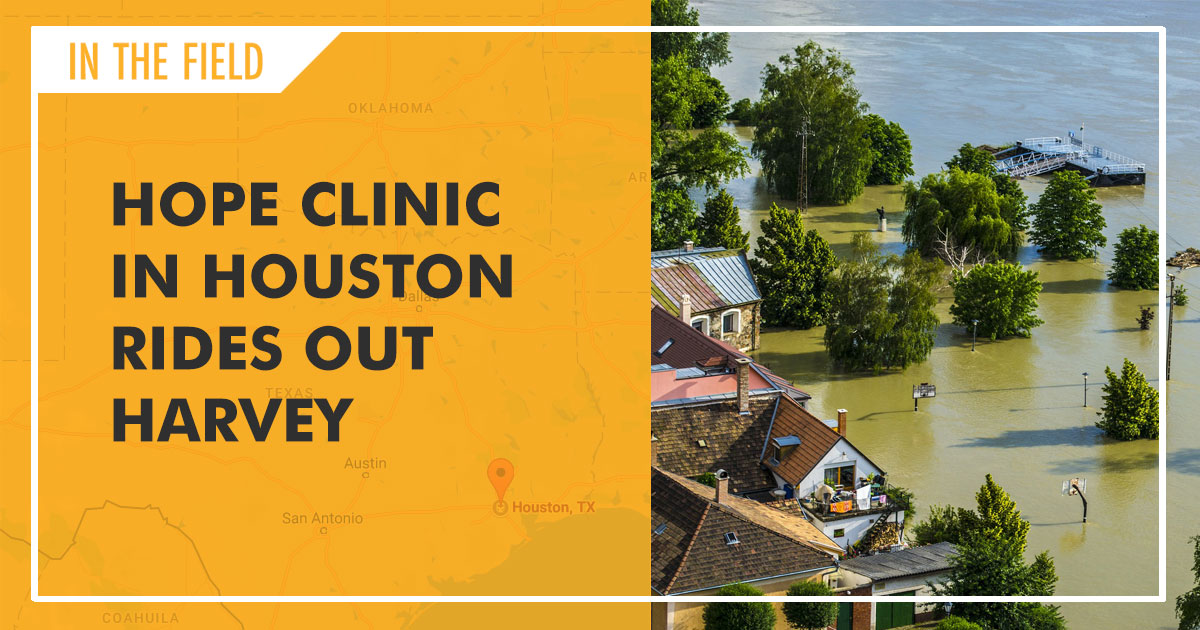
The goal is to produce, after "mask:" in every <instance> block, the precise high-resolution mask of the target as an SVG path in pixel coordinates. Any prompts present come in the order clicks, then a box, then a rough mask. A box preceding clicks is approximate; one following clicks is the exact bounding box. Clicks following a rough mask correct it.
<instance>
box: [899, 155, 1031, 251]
mask: <svg viewBox="0 0 1200 630" xmlns="http://www.w3.org/2000/svg"><path fill="white" fill-rule="evenodd" d="M904 209H905V210H906V211H907V213H906V214H905V215H904V225H903V226H902V228H901V234H902V235H903V236H904V242H905V243H907V244H908V246H909V247H911V248H913V249H914V250H916V251H917V252H919V253H920V254H921V255H922V256H937V257H940V258H942V259H944V260H949V261H952V262H956V266H957V265H958V264H959V263H979V262H986V261H989V260H996V259H1000V258H1011V257H1013V256H1015V255H1016V253H1017V249H1018V248H1019V247H1020V246H1021V226H1022V225H1023V223H1024V218H1023V209H1022V208H1021V206H1020V202H1019V200H1018V199H1016V198H1014V197H1011V196H1008V195H1001V194H1000V192H999V191H998V190H997V189H996V182H995V181H994V180H993V178H992V177H990V176H988V175H984V174H982V173H976V172H972V171H963V170H960V169H958V168H951V169H950V170H949V171H941V172H939V173H930V174H929V175H926V176H925V177H924V178H922V179H921V181H920V182H918V183H915V184H914V183H912V182H908V183H906V184H905V185H904Z"/></svg>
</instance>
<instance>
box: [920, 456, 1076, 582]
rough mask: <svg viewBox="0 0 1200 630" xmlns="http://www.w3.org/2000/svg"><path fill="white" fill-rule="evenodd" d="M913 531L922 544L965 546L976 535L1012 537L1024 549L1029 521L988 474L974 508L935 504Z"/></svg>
mask: <svg viewBox="0 0 1200 630" xmlns="http://www.w3.org/2000/svg"><path fill="white" fill-rule="evenodd" d="M912 534H913V539H914V540H915V541H916V542H917V544H920V545H932V544H934V543H939V542H951V543H954V544H955V545H963V544H966V542H967V541H968V540H971V539H973V538H976V537H982V538H987V539H997V540H1000V539H1003V540H1010V541H1012V542H1013V543H1014V544H1016V545H1017V546H1018V547H1019V549H1020V551H1022V552H1024V551H1025V540H1026V538H1027V536H1028V535H1029V521H1026V520H1025V519H1023V518H1021V512H1020V510H1018V509H1017V505H1016V502H1014V501H1013V500H1012V498H1011V497H1009V495H1008V493H1007V492H1005V491H1004V488H1002V487H1000V485H999V484H997V483H996V482H995V480H994V479H992V476H991V475H990V474H989V475H987V476H986V478H985V480H984V483H983V485H982V486H980V488H979V492H977V493H975V510H974V511H972V510H968V509H964V508H959V507H952V506H941V505H935V506H932V507H931V508H930V509H929V517H928V518H927V519H926V520H924V521H921V522H920V523H917V524H916V525H914V526H913V528H912ZM1048 559H1049V557H1047V560H1048ZM1051 569H1053V564H1051ZM1051 572H1053V571H1051Z"/></svg>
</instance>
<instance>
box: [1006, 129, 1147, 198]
mask: <svg viewBox="0 0 1200 630" xmlns="http://www.w3.org/2000/svg"><path fill="white" fill-rule="evenodd" d="M995 157H996V171H997V172H999V173H1005V174H1007V175H1009V176H1011V177H1018V178H1019V177H1028V176H1030V175H1042V174H1045V173H1050V172H1053V171H1058V170H1063V169H1070V170H1073V171H1079V172H1080V173H1082V174H1083V176H1084V178H1085V179H1087V180H1088V181H1089V182H1091V184H1092V185H1093V186H1140V185H1144V184H1145V183H1146V164H1145V163H1143V162H1138V161H1136V160H1134V159H1133V158H1129V157H1126V156H1124V155H1121V154H1119V153H1115V152H1113V151H1109V150H1108V149H1104V148H1102V147H1098V146H1095V145H1092V144H1088V143H1086V142H1084V141H1083V139H1082V138H1077V137H1075V136H1074V135H1070V136H1067V137H1066V138H1063V137H1061V136H1045V137H1041V138H1026V139H1024V140H1022V141H1020V142H1017V143H1016V144H1015V145H1013V146H1012V147H1009V148H1007V149H1004V150H1002V151H999V152H997V153H996V154H995Z"/></svg>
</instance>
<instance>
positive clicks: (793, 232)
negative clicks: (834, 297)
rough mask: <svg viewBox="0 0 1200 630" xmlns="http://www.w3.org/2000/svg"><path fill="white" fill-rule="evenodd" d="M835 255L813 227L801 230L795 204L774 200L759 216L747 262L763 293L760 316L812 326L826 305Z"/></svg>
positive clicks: (772, 322) (820, 319)
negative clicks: (758, 232)
mask: <svg viewBox="0 0 1200 630" xmlns="http://www.w3.org/2000/svg"><path fill="white" fill-rule="evenodd" d="M836 264H837V257H836V256H834V254H833V250H832V249H831V248H830V247H829V243H828V242H826V241H825V239H823V238H821V235H820V234H818V233H817V231H816V230H809V231H807V232H805V231H804V220H803V219H802V218H801V217H800V212H799V211H798V210H789V209H787V208H782V207H780V206H778V205H776V204H771V209H770V211H769V213H768V216H767V218H766V219H764V220H763V222H762V235H761V236H759V237H758V239H757V241H756V242H755V251H754V259H752V260H751V261H750V266H751V267H752V268H753V270H754V278H755V281H756V282H757V283H758V288H759V290H760V291H761V292H762V295H763V303H762V313H763V321H764V322H765V323H766V324H768V325H771V326H795V327H798V328H812V327H813V326H816V325H818V324H820V323H821V322H823V321H824V320H825V314H826V312H827V311H828V310H829V301H830V294H829V276H830V274H831V273H832V272H833V268H834V266H835V265H836Z"/></svg>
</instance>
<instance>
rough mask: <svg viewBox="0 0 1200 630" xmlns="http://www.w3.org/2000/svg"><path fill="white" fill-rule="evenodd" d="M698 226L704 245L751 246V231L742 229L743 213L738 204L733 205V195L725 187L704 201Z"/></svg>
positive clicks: (734, 247) (741, 247)
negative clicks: (739, 210)
mask: <svg viewBox="0 0 1200 630" xmlns="http://www.w3.org/2000/svg"><path fill="white" fill-rule="evenodd" d="M698 227H699V230H700V244H701V245H703V246H704V247H724V248H726V249H746V248H748V247H750V233H749V232H747V231H745V230H743V229H742V224H741V215H740V213H739V212H738V208H737V206H735V205H733V195H731V194H729V193H728V192H726V191H725V189H724V188H722V189H721V190H718V191H717V194H715V195H713V196H711V197H709V198H708V199H707V200H706V201H705V202H704V212H703V213H702V214H701V215H700V223H699V225H698Z"/></svg>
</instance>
